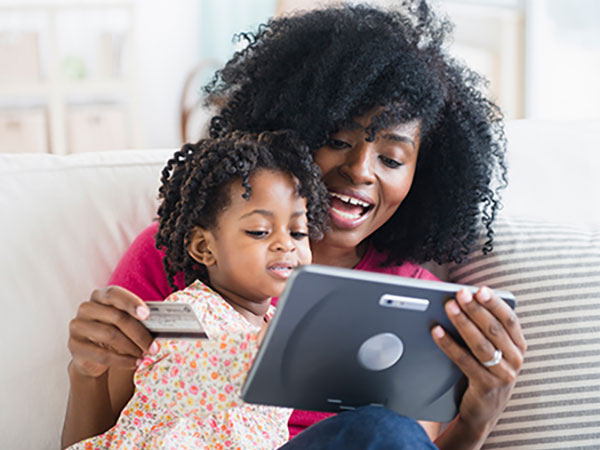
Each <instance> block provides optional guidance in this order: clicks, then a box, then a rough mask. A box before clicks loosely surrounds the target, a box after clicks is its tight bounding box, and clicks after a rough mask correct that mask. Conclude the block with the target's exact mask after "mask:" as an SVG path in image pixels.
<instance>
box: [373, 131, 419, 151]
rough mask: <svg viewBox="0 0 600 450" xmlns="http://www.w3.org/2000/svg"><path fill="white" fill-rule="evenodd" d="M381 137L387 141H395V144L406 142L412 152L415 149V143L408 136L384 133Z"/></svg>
mask: <svg viewBox="0 0 600 450" xmlns="http://www.w3.org/2000/svg"><path fill="white" fill-rule="evenodd" d="M381 137H383V138H384V139H388V140H390V141H395V142H406V143H407V144H410V145H411V146H412V148H413V150H414V148H415V142H414V141H413V140H412V139H411V138H409V137H408V136H405V135H403V134H398V133H386V134H384V135H382V136H381Z"/></svg>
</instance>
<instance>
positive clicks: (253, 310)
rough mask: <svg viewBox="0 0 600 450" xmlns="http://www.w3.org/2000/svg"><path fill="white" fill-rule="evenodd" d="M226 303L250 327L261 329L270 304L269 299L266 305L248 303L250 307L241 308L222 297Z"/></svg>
mask: <svg viewBox="0 0 600 450" xmlns="http://www.w3.org/2000/svg"><path fill="white" fill-rule="evenodd" d="M223 298H224V299H225V301H226V302H227V303H229V304H230V305H231V307H232V308H233V309H235V310H236V311H237V312H239V313H240V314H241V315H242V316H243V317H244V319H246V320H247V321H248V322H250V323H251V324H252V325H254V326H256V327H262V326H263V325H264V323H265V320H266V319H265V317H266V314H267V311H268V310H269V305H270V303H271V299H269V300H268V302H267V304H266V305H264V307H263V304H262V303H252V302H248V303H249V305H251V306H250V307H244V306H241V305H239V304H237V303H235V302H232V301H229V300H228V299H227V298H226V297H223Z"/></svg>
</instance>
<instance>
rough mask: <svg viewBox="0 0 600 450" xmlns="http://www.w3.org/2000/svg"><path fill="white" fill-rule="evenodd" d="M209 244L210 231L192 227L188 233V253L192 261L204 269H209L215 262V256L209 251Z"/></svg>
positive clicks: (210, 239)
mask: <svg viewBox="0 0 600 450" xmlns="http://www.w3.org/2000/svg"><path fill="white" fill-rule="evenodd" d="M211 242H212V233H211V232H210V231H208V230H205V229H204V228H201V227H194V229H193V230H192V232H191V233H190V245H189V246H188V253H189V254H190V256H191V257H192V258H193V259H194V261H197V262H199V263H200V264H203V265H204V266H206V267H210V266H212V265H214V264H216V262H217V260H216V259H215V255H214V254H213V252H212V251H211V249H210V243H211Z"/></svg>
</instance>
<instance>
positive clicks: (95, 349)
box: [62, 222, 171, 446]
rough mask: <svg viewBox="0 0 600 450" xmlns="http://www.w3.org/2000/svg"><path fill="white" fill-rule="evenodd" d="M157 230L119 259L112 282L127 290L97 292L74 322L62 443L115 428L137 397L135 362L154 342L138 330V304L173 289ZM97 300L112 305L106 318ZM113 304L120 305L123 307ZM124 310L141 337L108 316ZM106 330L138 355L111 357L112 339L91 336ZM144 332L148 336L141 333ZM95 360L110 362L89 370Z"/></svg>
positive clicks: (140, 238)
mask: <svg viewBox="0 0 600 450" xmlns="http://www.w3.org/2000/svg"><path fill="white" fill-rule="evenodd" d="M157 229H158V224H157V223H156V222H154V223H152V224H151V225H150V226H148V227H147V228H146V229H145V230H143V231H142V232H141V233H140V234H139V235H138V237H137V238H136V239H135V240H134V241H133V243H132V244H131V246H130V247H129V248H128V249H127V251H126V252H125V254H124V255H123V257H122V258H121V260H120V261H119V264H118V265H117V267H116V269H115V271H114V272H113V274H112V276H111V279H110V281H109V283H110V284H111V285H116V286H121V287H122V288H123V289H120V288H116V287H112V288H107V289H105V290H102V291H95V292H94V293H92V296H91V297H90V301H89V302H85V303H84V304H82V306H81V307H80V311H79V312H78V315H77V317H76V318H75V319H74V320H73V322H72V323H71V330H70V336H69V348H70V350H71V353H72V355H73V361H72V362H71V363H70V364H69V369H68V373H69V380H70V385H71V388H70V392H69V400H68V403H67V412H66V416H65V423H64V428H63V434H62V444H63V446H67V445H70V444H72V443H74V442H77V441H79V440H81V439H84V438H87V437H90V436H95V435H97V434H100V433H102V432H104V431H106V430H107V429H108V428H110V427H111V426H113V425H114V424H115V422H116V420H117V418H118V417H119V414H120V412H121V410H122V409H123V407H124V406H125V405H126V404H127V402H128V401H129V399H130V398H131V396H132V395H133V373H134V371H135V360H136V359H137V358H138V357H139V355H141V352H142V351H143V350H147V349H148V345H150V340H149V339H150V338H149V337H148V335H147V332H146V330H145V329H140V328H139V327H140V326H141V324H139V322H137V318H139V317H136V316H135V312H134V311H135V308H136V307H137V306H140V305H143V302H141V300H140V299H143V300H162V299H164V298H165V297H167V296H168V295H169V294H170V293H171V288H170V287H169V284H168V282H167V277H166V274H165V272H164V268H163V264H162V258H163V254H162V253H161V252H160V251H158V250H157V249H156V245H155V243H154V236H155V234H156V232H157ZM140 302H141V303H140ZM94 303H96V304H100V305H102V304H104V305H105V306H106V307H107V308H105V309H104V312H103V313H102V314H103V316H104V319H102V318H98V317H96V315H97V314H99V313H100V311H99V310H98V308H96V309H95V310H94V311H93V312H89V311H90V308H89V306H90V304H94ZM114 304H120V305H121V306H120V308H121V309H119V307H115V306H114ZM84 305H85V306H84ZM123 310H125V311H127V312H128V315H129V316H130V317H131V319H133V325H130V326H129V327H126V328H127V329H128V330H129V332H130V333H133V334H134V335H137V336H138V337H137V338H132V337H131V336H130V335H128V334H126V332H124V330H122V329H121V328H120V327H119V326H118V325H115V324H114V323H113V321H114V319H115V317H112V318H111V317H107V316H115V314H116V315H117V316H119V313H120V312H122V311H123ZM117 320H118V317H117ZM105 322H106V323H105ZM136 322H137V325H136ZM102 325H106V326H102ZM102 332H104V333H108V334H109V335H110V334H111V333H112V334H113V335H114V336H113V339H115V340H121V341H124V342H126V343H128V346H129V349H130V352H131V353H132V354H133V356H134V357H133V359H131V358H130V359H125V360H124V359H122V358H116V359H115V358H112V359H111V357H110V356H107V355H110V354H111V353H108V352H107V349H109V348H110V347H107V344H106V342H104V341H103V340H102V339H111V337H110V336H107V335H105V336H104V338H101V337H100V338H99V337H96V338H95V339H94V338H92V333H96V334H98V333H102ZM141 334H143V336H141V337H140V335H141ZM134 339H137V342H139V343H141V344H140V345H141V347H140V345H137V344H135V342H136V341H135V340H134ZM132 344H133V346H132ZM113 357H114V354H113ZM93 358H106V360H105V361H104V363H103V364H100V366H101V367H103V368H102V369H101V370H99V371H98V370H96V371H94V372H93V373H92V374H90V373H88V371H87V370H86V368H87V367H88V366H89V365H91V364H93V361H94V359H93ZM82 365H83V368H82V367H81V366H82ZM96 367H97V366H96ZM82 369H83V370H82Z"/></svg>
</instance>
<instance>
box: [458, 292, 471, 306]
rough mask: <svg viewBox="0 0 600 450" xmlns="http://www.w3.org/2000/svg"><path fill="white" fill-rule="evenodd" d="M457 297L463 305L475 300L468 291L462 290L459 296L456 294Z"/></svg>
mask: <svg viewBox="0 0 600 450" xmlns="http://www.w3.org/2000/svg"><path fill="white" fill-rule="evenodd" d="M456 296H457V297H458V299H459V300H460V301H461V302H463V303H470V302H471V300H473V295H472V294H471V292H470V291H468V290H467V289H461V290H460V291H458V294H456Z"/></svg>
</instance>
